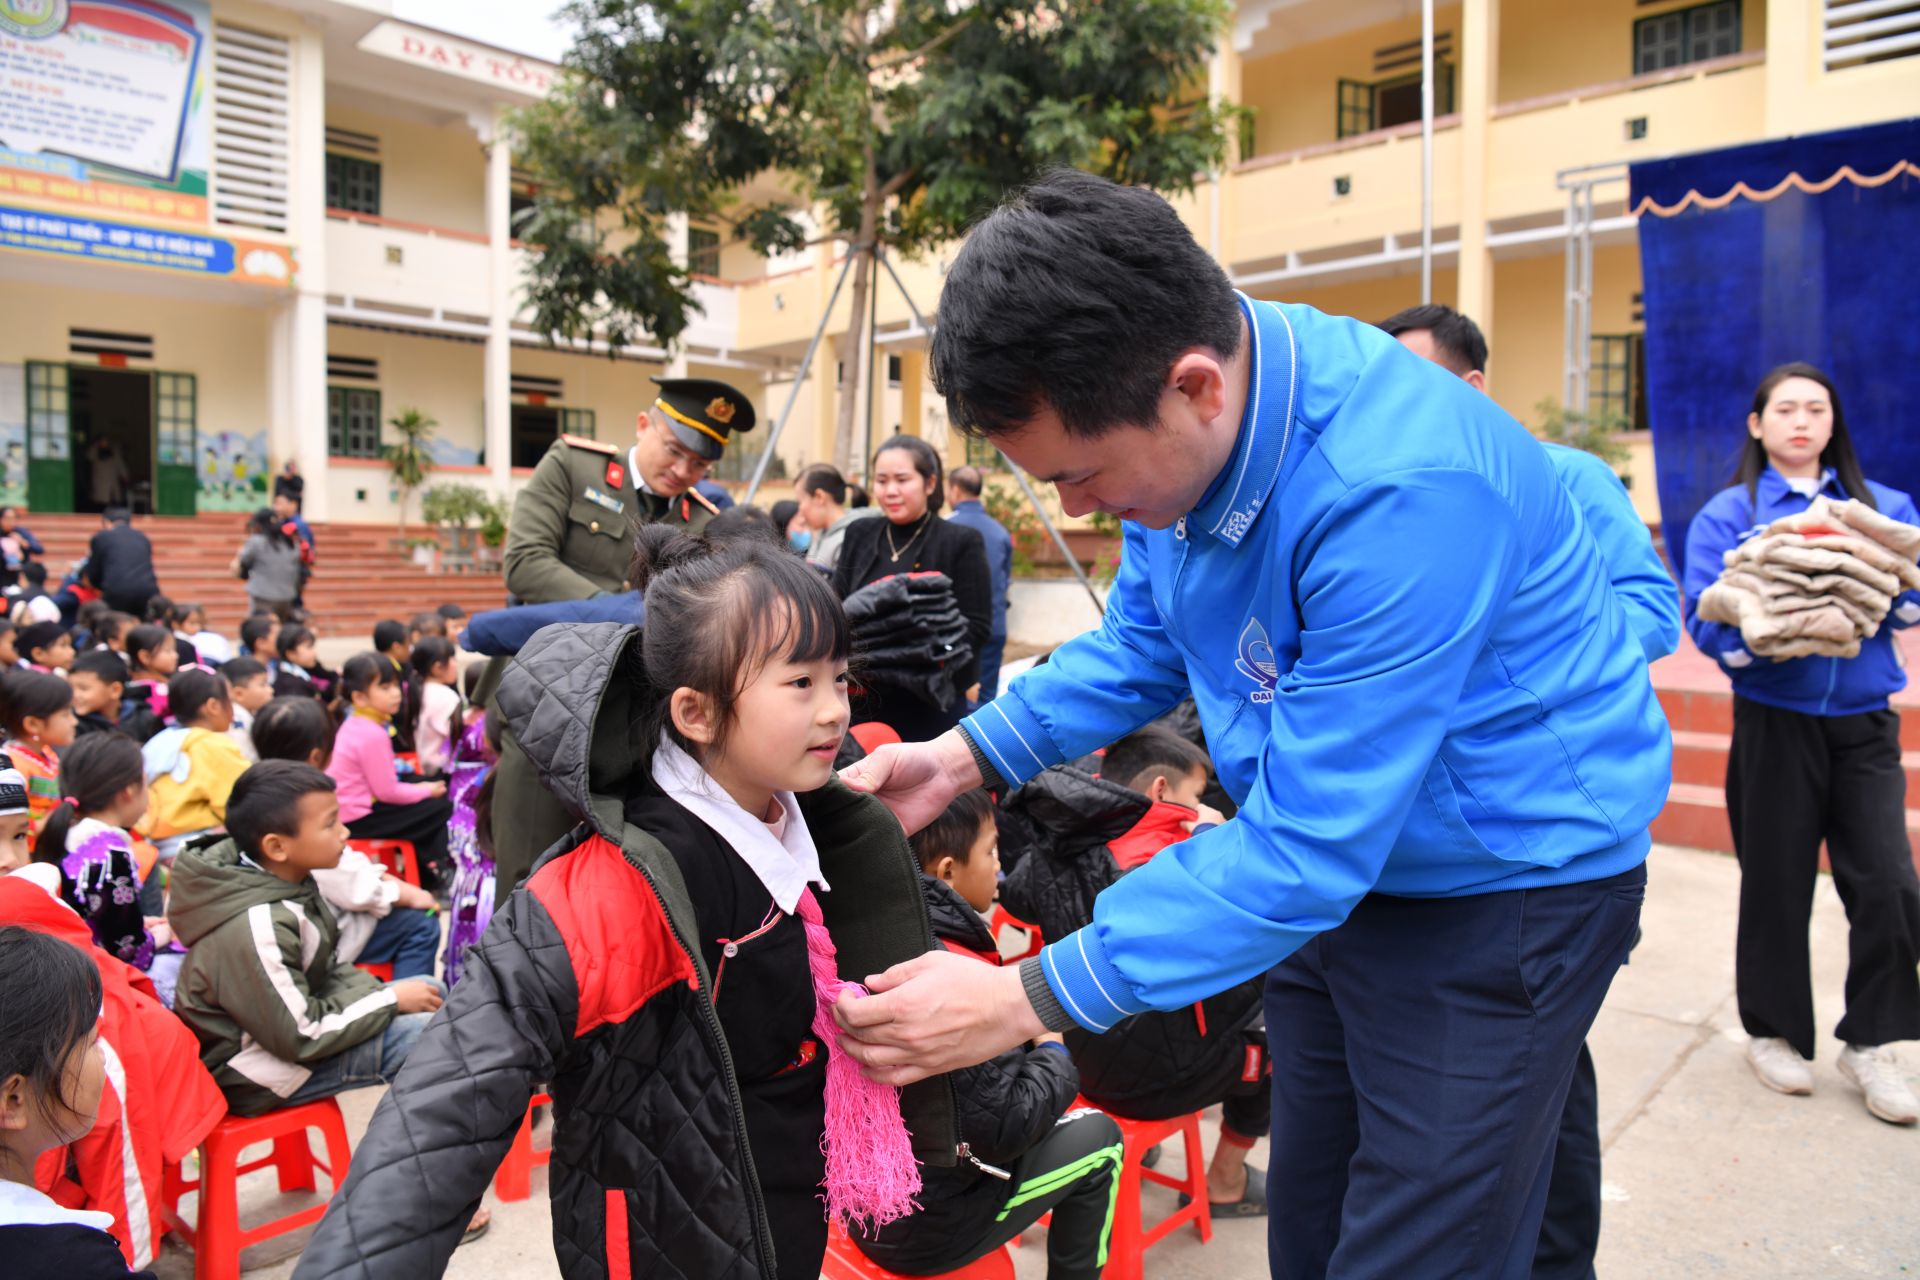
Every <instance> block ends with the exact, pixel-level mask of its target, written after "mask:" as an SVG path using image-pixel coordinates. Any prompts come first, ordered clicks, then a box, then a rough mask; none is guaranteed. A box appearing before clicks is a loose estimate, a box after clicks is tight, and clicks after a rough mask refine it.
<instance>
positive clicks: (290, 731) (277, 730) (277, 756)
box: [248, 694, 334, 764]
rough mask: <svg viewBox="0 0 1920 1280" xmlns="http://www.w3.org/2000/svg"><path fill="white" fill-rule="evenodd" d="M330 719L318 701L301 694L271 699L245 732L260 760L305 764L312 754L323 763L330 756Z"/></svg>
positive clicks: (331, 739) (331, 748)
mask: <svg viewBox="0 0 1920 1280" xmlns="http://www.w3.org/2000/svg"><path fill="white" fill-rule="evenodd" d="M333 729H334V725H333V717H332V716H329V715H328V714H327V709H326V708H325V707H324V706H322V705H320V700H319V699H318V698H309V697H307V696H305V695H304V694H302V695H299V696H296V697H286V698H275V699H274V700H273V701H272V702H269V703H268V704H267V705H266V706H264V707H262V708H260V713H259V714H258V715H256V716H254V718H253V728H252V729H250V730H249V731H248V733H249V735H250V736H251V737H252V738H253V749H254V751H255V752H256V753H257V754H258V755H259V757H260V758H261V759H262V760H296V761H298V762H299V763H301V764H306V763H307V762H308V761H309V760H311V759H312V758H313V753H314V752H316V751H318V752H319V753H320V760H321V761H322V763H324V762H325V761H326V760H327V759H328V757H330V756H331V755H332V754H333Z"/></svg>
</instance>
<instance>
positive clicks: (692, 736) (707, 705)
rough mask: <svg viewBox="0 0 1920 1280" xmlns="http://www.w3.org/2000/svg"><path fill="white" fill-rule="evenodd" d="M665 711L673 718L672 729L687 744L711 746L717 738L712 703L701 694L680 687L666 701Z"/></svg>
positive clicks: (683, 686) (685, 687)
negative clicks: (678, 732) (677, 731)
mask: <svg viewBox="0 0 1920 1280" xmlns="http://www.w3.org/2000/svg"><path fill="white" fill-rule="evenodd" d="M667 711H668V713H669V714H670V715H671V716H672V717H673V727H674V728H676V729H678V730H679V731H680V736H681V737H683V738H685V739H686V740H687V741H688V742H697V743H699V744H700V745H701V746H703V747H705V746H711V745H712V743H713V740H714V738H715V737H716V736H718V735H717V734H716V732H715V729H716V726H715V725H714V723H713V703H712V702H711V701H710V700H709V699H708V698H707V696H706V695H705V694H703V693H698V692H696V691H694V690H692V689H689V688H688V687H687V686H685V685H681V686H680V687H679V688H678V689H675V690H674V691H673V696H672V697H670V698H669V699H667Z"/></svg>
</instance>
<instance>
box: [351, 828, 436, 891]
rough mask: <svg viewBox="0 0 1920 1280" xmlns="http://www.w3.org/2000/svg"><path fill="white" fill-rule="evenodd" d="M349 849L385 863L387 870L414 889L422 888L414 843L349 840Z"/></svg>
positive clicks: (409, 841) (407, 841)
mask: <svg viewBox="0 0 1920 1280" xmlns="http://www.w3.org/2000/svg"><path fill="white" fill-rule="evenodd" d="M347 848H349V849H354V850H357V851H359V852H361V853H364V854H366V855H367V856H368V857H369V858H372V859H373V860H374V861H375V862H381V863H385V864H386V868H387V870H389V871H391V872H393V874H395V875H396V876H399V877H400V878H401V879H402V880H405V881H406V882H407V883H408V884H410V885H412V886H413V887H414V888H416V889H418V888H419V887H420V860H419V859H418V858H417V857H415V856H414V852H413V841H411V840H349V841H347Z"/></svg>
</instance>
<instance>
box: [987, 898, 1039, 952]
mask: <svg viewBox="0 0 1920 1280" xmlns="http://www.w3.org/2000/svg"><path fill="white" fill-rule="evenodd" d="M987 927H988V928H989V929H991V930H993V941H994V944H995V945H996V946H997V945H999V942H1000V931H1001V930H1002V929H1012V930H1014V931H1015V932H1016V933H1024V934H1026V935H1027V949H1026V950H1025V951H1022V952H1021V953H1020V954H1019V955H1017V956H1013V957H1012V958H1011V959H1010V961H1009V963H1013V964H1017V963H1019V962H1020V961H1022V960H1025V959H1027V958H1028V957H1029V956H1037V955H1039V954H1040V949H1041V948H1042V947H1044V946H1046V945H1047V940H1046V939H1045V938H1043V937H1041V936H1040V930H1039V928H1038V927H1036V926H1034V925H1030V924H1028V923H1027V922H1026V921H1025V920H1022V919H1021V918H1020V917H1018V916H1016V915H1014V914H1013V913H1012V912H1011V911H1009V910H1007V909H1006V908H1005V907H1003V906H1001V905H1000V904H999V903H997V902H996V903H994V904H993V915H992V916H991V917H989V918H988V920H987Z"/></svg>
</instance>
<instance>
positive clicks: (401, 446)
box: [381, 408, 440, 562]
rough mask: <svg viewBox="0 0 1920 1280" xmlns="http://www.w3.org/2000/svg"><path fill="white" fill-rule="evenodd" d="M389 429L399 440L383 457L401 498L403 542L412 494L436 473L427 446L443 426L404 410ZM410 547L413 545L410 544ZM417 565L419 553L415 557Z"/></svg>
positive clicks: (395, 417)
mask: <svg viewBox="0 0 1920 1280" xmlns="http://www.w3.org/2000/svg"><path fill="white" fill-rule="evenodd" d="M387 425H388V426H389V427H392V428H393V433H394V435H396V436H398V437H399V439H398V440H396V441H395V442H394V443H392V444H389V445H386V446H384V447H383V448H382V450H381V453H382V454H383V455H384V456H385V458H386V460H387V472H388V474H389V475H391V476H392V477H393V487H394V488H395V489H396V490H398V491H399V494H400V532H399V536H400V538H401V539H402V540H405V539H406V537H407V504H408V503H409V502H410V501H411V500H412V498H413V491H414V490H415V489H418V488H419V487H420V486H421V485H423V484H425V483H426V481H427V473H428V472H429V471H432V470H433V465H434V463H433V454H432V453H431V452H430V451H429V449H428V445H429V444H431V443H432V441H433V430H434V428H435V427H437V426H439V425H440V424H439V423H438V422H436V421H434V420H433V419H432V418H429V417H428V416H427V415H426V414H424V413H422V412H420V411H419V410H418V409H414V408H405V409H402V410H400V411H399V412H398V413H396V414H394V415H393V417H391V418H389V419H387ZM409 545H411V544H409ZM414 559H415V561H416V562H418V560H419V553H418V551H417V550H416V551H415V553H414Z"/></svg>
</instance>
